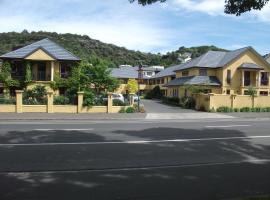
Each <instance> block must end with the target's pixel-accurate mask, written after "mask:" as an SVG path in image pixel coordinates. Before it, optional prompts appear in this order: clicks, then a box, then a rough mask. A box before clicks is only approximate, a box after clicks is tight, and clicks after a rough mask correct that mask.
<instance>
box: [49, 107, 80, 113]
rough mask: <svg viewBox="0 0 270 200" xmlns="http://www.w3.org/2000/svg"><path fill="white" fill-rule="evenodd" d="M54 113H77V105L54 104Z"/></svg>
mask: <svg viewBox="0 0 270 200" xmlns="http://www.w3.org/2000/svg"><path fill="white" fill-rule="evenodd" d="M53 112H54V113H77V106H76V105H54V106H53Z"/></svg>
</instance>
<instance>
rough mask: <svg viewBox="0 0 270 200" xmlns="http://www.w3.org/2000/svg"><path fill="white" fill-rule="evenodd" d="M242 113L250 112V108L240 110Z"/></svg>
mask: <svg viewBox="0 0 270 200" xmlns="http://www.w3.org/2000/svg"><path fill="white" fill-rule="evenodd" d="M240 112H250V108H249V107H243V108H240Z"/></svg>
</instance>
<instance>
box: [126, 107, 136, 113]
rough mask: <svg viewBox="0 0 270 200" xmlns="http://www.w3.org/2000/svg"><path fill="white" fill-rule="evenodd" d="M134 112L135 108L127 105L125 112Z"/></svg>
mask: <svg viewBox="0 0 270 200" xmlns="http://www.w3.org/2000/svg"><path fill="white" fill-rule="evenodd" d="M135 112H136V110H135V108H133V107H128V108H127V109H126V113H135Z"/></svg>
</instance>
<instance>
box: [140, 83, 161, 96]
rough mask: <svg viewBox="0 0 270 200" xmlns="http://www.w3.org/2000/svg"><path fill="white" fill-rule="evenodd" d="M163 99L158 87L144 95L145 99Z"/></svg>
mask: <svg viewBox="0 0 270 200" xmlns="http://www.w3.org/2000/svg"><path fill="white" fill-rule="evenodd" d="M162 97H163V94H162V92H161V90H160V87H159V86H158V85H157V86H156V87H154V88H153V89H152V90H150V91H149V92H147V93H146V95H145V97H144V98H145V99H161V98H162Z"/></svg>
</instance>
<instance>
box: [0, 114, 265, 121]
mask: <svg viewBox="0 0 270 200" xmlns="http://www.w3.org/2000/svg"><path fill="white" fill-rule="evenodd" d="M236 118H240V119H241V118H242V119H270V113H208V112H194V113H130V114H128V113H110V114H107V113H91V114H89V113H88V114H87V113H86V114H72V113H68V114H66V113H50V114H48V113H19V114H18V113H0V121H9V120H22V121H23V120H144V119H146V120H174V119H178V120H185V119H236Z"/></svg>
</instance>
